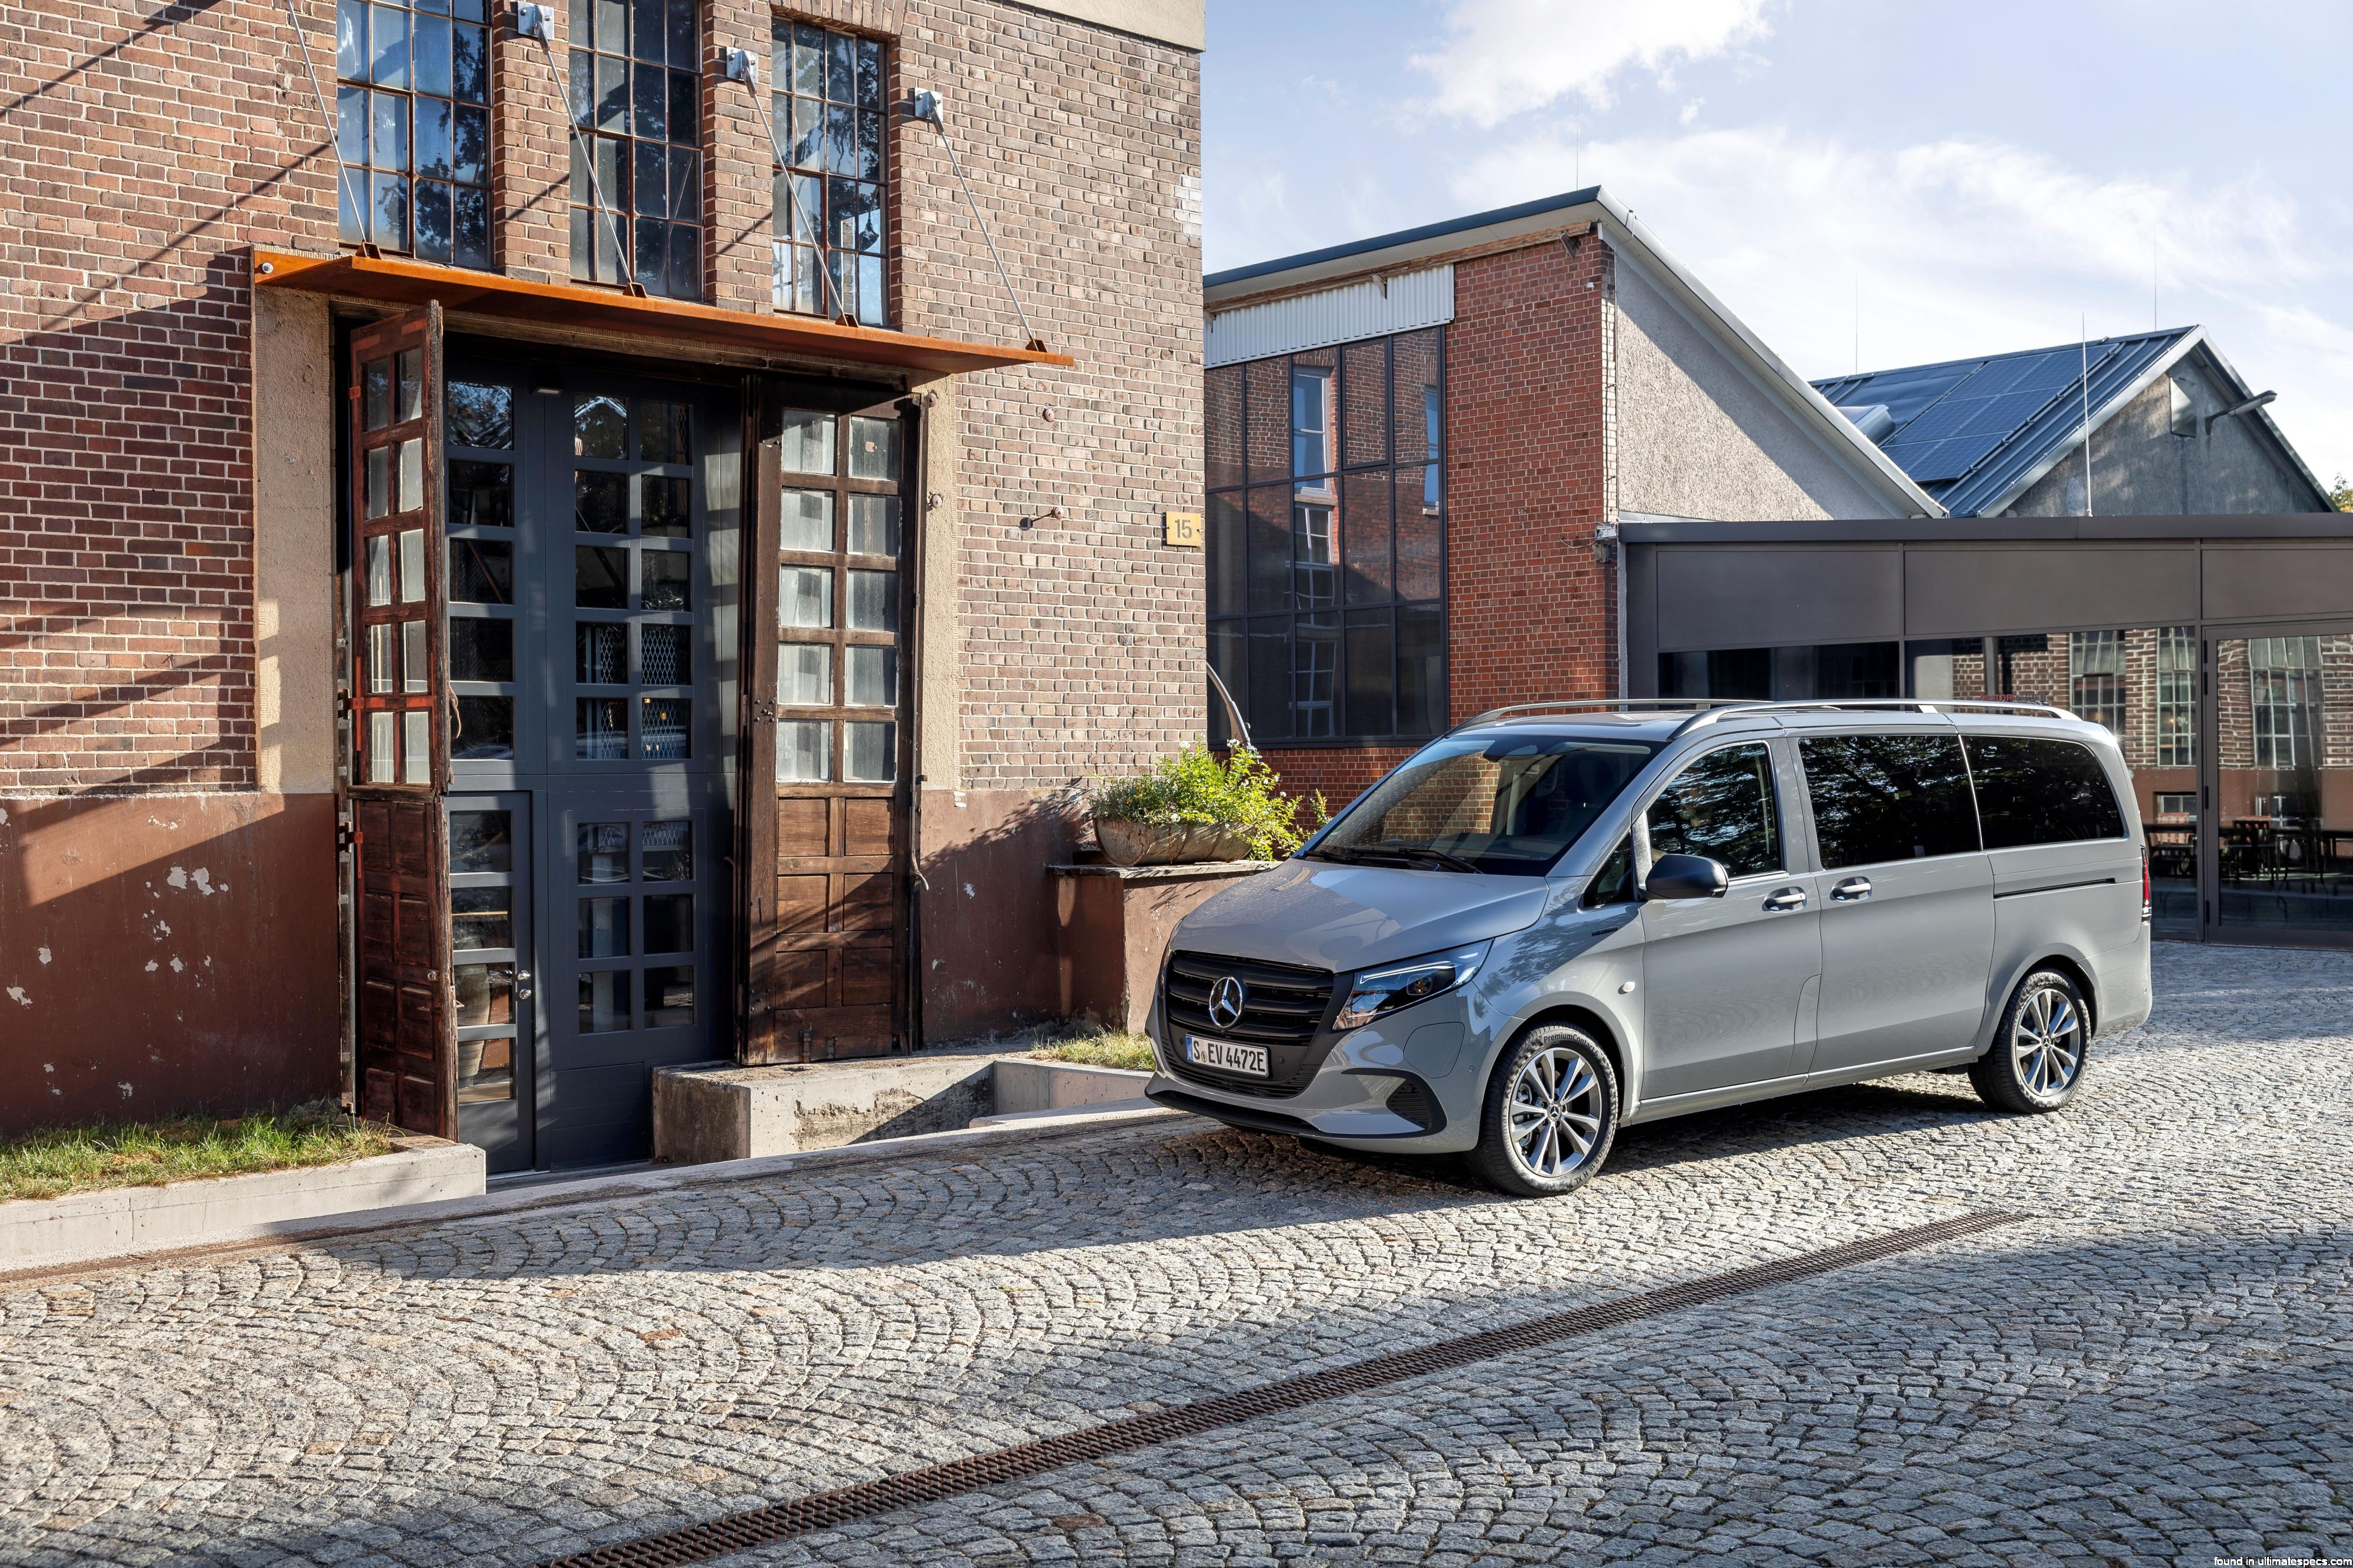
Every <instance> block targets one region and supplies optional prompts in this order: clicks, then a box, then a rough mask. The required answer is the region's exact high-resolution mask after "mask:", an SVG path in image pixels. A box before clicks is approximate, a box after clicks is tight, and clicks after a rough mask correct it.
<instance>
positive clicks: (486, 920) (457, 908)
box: [448, 795, 538, 1175]
mask: <svg viewBox="0 0 2353 1568" xmlns="http://www.w3.org/2000/svg"><path fill="white" fill-rule="evenodd" d="M448 824H449V910H450V913H449V945H450V949H451V951H450V954H449V973H450V984H451V990H452V992H453V994H454V996H455V1007H456V1014H457V1034H458V1134H459V1137H461V1138H463V1139H464V1140H465V1141H466V1142H469V1143H472V1144H475V1145H477V1146H478V1147H480V1148H481V1149H482V1150H484V1151H485V1152H486V1153H487V1154H488V1157H489V1164H490V1170H491V1173H492V1174H494V1175H495V1174H497V1173H501V1172H504V1171H527V1170H529V1169H531V1167H532V1162H533V1136H532V1134H533V1116H532V1115H531V1113H530V1107H531V1103H532V1088H533V1084H534V1083H535V1082H536V1081H537V1078H538V1075H537V1074H536V1073H535V1072H534V1071H533V1068H534V1066H535V1065H536V1063H535V1061H534V1059H533V1052H534V1049H535V1047H536V1038H535V1031H534V1030H533V1027H532V1020H533V1016H534V1009H533V992H534V990H535V986H534V984H533V958H532V952H533V949H532V921H531V909H532V897H531V889H532V879H531V797H530V796H529V795H451V796H450V797H449V799H448Z"/></svg>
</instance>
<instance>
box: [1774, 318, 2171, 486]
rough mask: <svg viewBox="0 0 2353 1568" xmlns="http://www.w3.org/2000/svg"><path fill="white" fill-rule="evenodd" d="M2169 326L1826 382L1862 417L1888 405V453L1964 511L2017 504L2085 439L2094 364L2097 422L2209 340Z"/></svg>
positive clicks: (1830, 394) (1851, 413) (1851, 414)
mask: <svg viewBox="0 0 2353 1568" xmlns="http://www.w3.org/2000/svg"><path fill="white" fill-rule="evenodd" d="M2203 335H2204V334H2203V333H2202V331H2200V329H2199V328H2197V327H2168V328H2167V329H2165V330H2164V331H2153V332H2134V333H2131V334H2129V335H2126V336H2124V337H2116V338H2100V339H2098V340H2096V341H2094V342H2091V343H2089V344H2083V343H2061V344H2058V345H2056V346H2055V347H2052V348H2045V349H2021V350H2020V351H2018V352H2016V353H2002V354H1985V355H1981V356H1979V357H1977V358H1974V359H1958V360H1948V361H1947V362H1946V363H1942V364H1915V365H1905V366H1904V367H1902V368H1901V369H1897V370H1873V371H1865V372H1863V373H1862V374H1860V375H1837V376H1828V377H1825V378H1823V379H1821V380H1820V381H1817V382H1815V383H1814V390H1816V391H1817V392H1820V394H1821V395H1823V396H1824V397H1826V398H1828V399H1829V400H1830V401H1831V403H1832V404H1833V405H1836V406H1837V407H1838V409H1839V411H1840V412H1841V413H1842V414H1845V415H1846V416H1847V417H1848V418H1849V419H1852V420H1853V421H1855V422H1856V423H1857V424H1858V425H1860V424H1862V421H1863V419H1864V418H1865V416H1867V415H1868V413H1869V412H1870V410H1872V409H1873V408H1874V407H1884V408H1885V409H1886V410H1887V416H1888V418H1889V419H1891V420H1892V421H1893V422H1894V424H1893V427H1892V428H1890V429H1889V430H1888V432H1887V433H1886V434H1885V435H1884V436H1882V437H1880V438H1879V449H1880V450H1881V451H1883V452H1884V453H1886V454H1887V455H1888V456H1889V457H1890V458H1894V460H1895V461H1896V462H1897V463H1898V464H1900V465H1901V466H1902V467H1903V469H1904V471H1905V473H1907V474H1909V475H1911V476H1912V479H1913V482H1914V483H1915V484H1917V485H1918V486H1919V487H1920V488H1921V489H1924V490H1926V491H1927V492H1928V493H1929V494H1930V495H1932V496H1934V497H1935V498H1936V500H1938V501H1939V502H1941V503H1942V504H1943V506H1944V508H1945V510H1947V511H1948V512H1950V513H1952V514H1953V515H1954V516H1956V517H1975V516H1979V515H1982V514H1985V513H1987V512H1989V511H1994V510H2000V508H2001V507H2003V506H2006V505H2008V504H2009V503H2010V501H2011V500H2014V499H2015V498H2016V496H2017V495H2018V493H2019V492H2020V491H2021V490H2023V489H2025V488H2026V486H2027V485H2028V484H2031V483H2032V482H2033V480H2034V479H2038V478H2040V477H2041V476H2042V474H2043V473H2046V472H2048V471H2049V470H2050V468H2051V467H2052V464H2053V463H2054V462H2055V461H2056V460H2057V459H2058V458H2059V457H2060V456H2061V455H2063V453H2065V452H2066V451H2068V450H2070V449H2072V448H2073V447H2077V446H2079V445H2081V444H2082V441H2083V438H2084V363H2085V361H2086V360H2087V359H2088V360H2089V362H2090V374H2091V413H2092V418H2091V423H2092V425H2093V426H2098V425H2100V424H2101V423H2103V422H2104V421H2105V420H2106V418H2107V417H2108V416H2110V415H2111V414H2113V413H2115V412H2116V409H2118V408H2120V407H2122V406H2123V405H2124V404H2125V403H2126V402H2128V401H2129V400H2130V399H2131V398H2132V397H2133V396H2134V395H2136V394H2137V393H2138V392H2139V391H2140V389H2141V388H2142V387H2143V386H2144V385H2146V384H2147V382H2148V380H2149V379H2151V378H2152V377H2154V376H2155V375H2156V374H2158V373H2159V372H2160V371H2162V370H2164V369H2166V368H2168V367H2169V366H2170V365H2171V364H2172V363H2174V362H2175V361H2177V360H2178V359H2179V358H2180V356H2181V355H2182V354H2183V353H2186V352H2188V350H2189V348H2190V347H2192V346H2194V344H2196V343H2197V342H2199V341H2200V340H2201V339H2202V337H2203Z"/></svg>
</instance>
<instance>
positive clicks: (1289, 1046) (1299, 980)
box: [1161, 952, 1332, 1096]
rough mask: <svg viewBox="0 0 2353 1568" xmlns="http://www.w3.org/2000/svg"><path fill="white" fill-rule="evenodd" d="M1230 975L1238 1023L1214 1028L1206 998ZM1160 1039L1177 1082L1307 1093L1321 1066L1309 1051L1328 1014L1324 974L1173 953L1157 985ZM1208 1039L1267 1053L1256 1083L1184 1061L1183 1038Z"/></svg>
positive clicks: (1329, 992) (1202, 954) (1213, 955)
mask: <svg viewBox="0 0 2353 1568" xmlns="http://www.w3.org/2000/svg"><path fill="white" fill-rule="evenodd" d="M1229 975H1230V976H1232V977H1233V978H1234V979H1236V980H1239V981H1240V982H1241V984H1242V991H1243V1003H1242V1010H1241V1015H1240V1016H1239V1017H1237V1018H1236V1019H1235V1020H1234V1021H1233V1022H1232V1023H1230V1024H1220V1023H1219V1022H1217V1021H1216V1020H1214V1019H1212V1018H1211V1017H1210V1016H1209V994H1210V992H1211V991H1212V990H1213V989H1214V988H1215V987H1216V986H1217V984H1218V982H1219V981H1220V980H1223V979H1225V978H1226V977H1227V976H1229ZM1162 985H1163V989H1162V992H1161V996H1162V1002H1163V1009H1164V1016H1166V1021H1167V1026H1168V1038H1167V1039H1166V1041H1164V1042H1163V1044H1164V1045H1165V1046H1166V1047H1167V1049H1166V1056H1167V1059H1168V1066H1169V1068H1170V1070H1171V1071H1173V1072H1175V1073H1176V1076H1177V1077H1179V1078H1183V1079H1191V1080H1192V1081H1193V1082H1195V1083H1201V1084H1208V1085H1210V1086H1212V1087H1214V1088H1217V1089H1229V1090H1235V1091H1239V1092H1240V1093H1244V1094H1255V1095H1261V1096H1278V1095H1288V1094H1296V1093H1298V1092H1299V1091H1300V1090H1301V1089H1304V1088H1305V1087H1307V1080H1308V1079H1311V1078H1314V1076H1315V1068H1317V1066H1318V1065H1320V1064H1321V1062H1322V1060H1323V1053H1322V1052H1321V1051H1319V1050H1316V1049H1315V1048H1314V1045H1315V1041H1316V1037H1318V1036H1319V1035H1321V1034H1322V1033H1323V1032H1324V1020H1325V1017H1326V1016H1327V1015H1329V1014H1330V1012H1331V1010H1332V973H1331V972H1330V971H1329V970H1324V969H1305V968H1301V967H1298V966H1296V965H1293V964H1288V963H1261V962H1258V961H1256V960H1253V959H1243V958H1224V957H1220V956H1219V955H1218V954H1216V953H1208V952H1174V953H1171V954H1169V956H1168V967H1167V969H1166V973H1165V977H1164V979H1163V982H1162ZM1187 1034H1196V1035H1208V1036H1211V1037H1215V1038H1217V1039H1220V1040H1239V1041H1241V1042H1243V1043H1245V1044H1248V1045H1253V1046H1264V1047H1266V1048H1267V1076H1266V1077H1265V1078H1263V1079H1261V1078H1254V1077H1249V1076H1245V1075H1242V1074H1238V1073H1228V1072H1219V1071H1217V1070H1215V1069H1214V1068H1201V1067H1196V1066H1195V1065H1194V1064H1193V1063H1191V1062H1188V1061H1187V1060H1186V1059H1185V1037H1186V1036H1187Z"/></svg>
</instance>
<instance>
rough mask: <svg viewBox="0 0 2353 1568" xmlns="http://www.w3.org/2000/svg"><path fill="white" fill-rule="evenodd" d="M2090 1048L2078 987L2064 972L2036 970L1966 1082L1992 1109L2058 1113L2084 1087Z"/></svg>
mask: <svg viewBox="0 0 2353 1568" xmlns="http://www.w3.org/2000/svg"><path fill="white" fill-rule="evenodd" d="M2091 1047H2092V1013H2091V1009H2090V1008H2088V1007H2086V1006H2084V993H2083V990H2082V988H2081V987H2079V986H2077V985H2076V984H2075V982H2074V980H2073V978H2072V977H2070V976H2069V975H2068V974H2067V973H2065V972H2064V971H2063V970H2058V969H2036V970H2033V971H2031V972H2030V973H2028V974H2027V976H2026V978H2025V979H2023V980H2021V981H2020V982H2019V983H2018V989H2017V990H2016V991H2013V992H2012V993H2010V1004H2009V1005H2008V1006H2005V1007H2004V1008H2003V1009H2002V1010H2001V1022H2000V1025H1999V1026H1997V1027H1996V1028H1995V1030H1994V1035H1993V1044H1992V1045H1991V1046H1990V1047H1988V1048H1987V1050H1986V1054H1985V1055H1983V1056H1981V1057H1979V1058H1978V1059H1977V1060H1976V1061H1975V1062H1973V1063H1971V1064H1970V1067H1969V1082H1970V1083H1972V1084H1973V1085H1975V1086H1976V1088H1977V1091H1978V1099H1980V1100H1984V1101H1985V1102H1986V1103H1987V1104H1988V1105H1990V1106H1992V1107H1993V1108H1994V1109H1995V1110H2013V1111H2018V1112H2020V1113H2021V1114H2024V1115H2039V1114H2041V1113H2042V1112H2044V1111H2051V1110H2059V1109H2060V1108H2061V1107H2062V1106H2064V1105H2065V1104H2066V1103H2067V1102H2068V1101H2069V1100H2073V1099H2074V1098H2075V1091H2076V1090H2077V1089H2080V1088H2082V1087H2083V1083H2084V1068H2086V1067H2087V1066H2089V1065H2090V1063H2091Z"/></svg>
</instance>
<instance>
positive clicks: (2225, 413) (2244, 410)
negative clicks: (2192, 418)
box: [2206, 392, 2279, 436]
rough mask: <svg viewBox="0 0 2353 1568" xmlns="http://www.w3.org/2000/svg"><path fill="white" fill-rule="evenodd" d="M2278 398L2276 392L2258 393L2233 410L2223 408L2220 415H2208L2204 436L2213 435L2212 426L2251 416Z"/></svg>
mask: <svg viewBox="0 0 2353 1568" xmlns="http://www.w3.org/2000/svg"><path fill="white" fill-rule="evenodd" d="M2278 396H2279V394H2278V393H2276V392H2258V393H2256V394H2255V395H2253V397H2250V398H2248V399H2247V400H2246V401H2245V402H2244V403H2242V404H2240V405H2238V406H2237V407H2235V408H2225V409H2224V410H2222V412H2221V413H2220V414H2210V415H2208V416H2206V434H2208V435H2209V436H2211V435H2212V434H2213V433H2214V426H2217V425H2220V424H2221V423H2222V421H2223V420H2225V419H2236V418H2237V417H2238V416H2240V415H2242V414H2253V412H2254V411H2255V410H2256V409H2258V408H2261V407H2263V405H2265V404H2267V403H2270V402H2272V401H2273V400H2274V399H2275V398H2277V397H2278Z"/></svg>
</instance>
